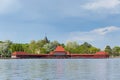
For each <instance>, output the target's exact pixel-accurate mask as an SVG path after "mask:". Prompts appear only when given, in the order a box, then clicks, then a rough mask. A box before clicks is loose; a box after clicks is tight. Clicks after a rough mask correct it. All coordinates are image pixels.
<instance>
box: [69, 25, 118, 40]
mask: <svg viewBox="0 0 120 80" xmlns="http://www.w3.org/2000/svg"><path fill="white" fill-rule="evenodd" d="M115 31H120V28H119V27H116V26H109V27H104V28H98V29H94V30H91V31H88V32H72V33H70V36H69V38H68V41H100V40H104V38H105V37H106V35H107V34H110V33H112V32H115Z"/></svg>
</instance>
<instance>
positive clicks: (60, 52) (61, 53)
mask: <svg viewBox="0 0 120 80" xmlns="http://www.w3.org/2000/svg"><path fill="white" fill-rule="evenodd" d="M11 58H41V59H79V58H109V55H108V53H106V52H103V51H101V52H97V53H95V54H75V53H69V52H68V51H65V49H64V48H63V47H62V46H57V47H56V49H55V50H54V51H52V52H50V53H49V54H28V53H25V52H14V53H12V55H11Z"/></svg>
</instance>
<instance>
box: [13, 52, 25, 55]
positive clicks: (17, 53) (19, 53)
mask: <svg viewBox="0 0 120 80" xmlns="http://www.w3.org/2000/svg"><path fill="white" fill-rule="evenodd" d="M24 54H27V53H26V52H14V53H12V55H24Z"/></svg>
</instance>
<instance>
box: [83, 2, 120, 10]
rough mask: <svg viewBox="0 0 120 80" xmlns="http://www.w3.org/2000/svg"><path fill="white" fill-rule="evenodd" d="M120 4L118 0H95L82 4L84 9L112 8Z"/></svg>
mask: <svg viewBox="0 0 120 80" xmlns="http://www.w3.org/2000/svg"><path fill="white" fill-rule="evenodd" d="M119 5H120V0H96V1H94V2H90V3H86V4H85V5H83V7H84V8H85V9H89V10H97V9H100V8H103V9H114V8H116V7H117V6H119Z"/></svg>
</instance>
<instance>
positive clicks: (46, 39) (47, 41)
mask: <svg viewBox="0 0 120 80" xmlns="http://www.w3.org/2000/svg"><path fill="white" fill-rule="evenodd" d="M44 40H45V42H46V43H49V42H50V41H49V40H48V38H47V36H46V33H45V38H44Z"/></svg>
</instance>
